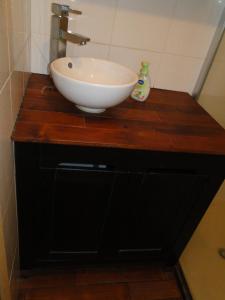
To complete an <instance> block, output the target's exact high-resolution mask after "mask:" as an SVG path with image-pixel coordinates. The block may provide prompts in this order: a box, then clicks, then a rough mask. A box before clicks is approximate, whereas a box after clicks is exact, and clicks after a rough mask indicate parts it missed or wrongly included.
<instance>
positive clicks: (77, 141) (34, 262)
mask: <svg viewBox="0 0 225 300" xmlns="http://www.w3.org/2000/svg"><path fill="white" fill-rule="evenodd" d="M51 85H52V82H51V80H50V79H49V77H48V76H45V75H32V76H31V79H30V82H29V85H28V89H27V93H26V95H25V99H24V102H23V104H22V108H21V111H20V114H19V117H18V120H17V123H16V126H15V129H14V132H13V140H14V141H15V157H16V174H17V200H18V216H19V238H20V254H21V266H22V268H31V267H38V266H41V265H43V264H44V265H51V264H55V263H57V264H58V263H60V262H63V263H65V262H69V263H71V262H75V263H81V262H85V263H87V262H106V261H121V260H122V261H124V260H146V261H147V260H163V261H165V262H169V263H172V264H173V263H175V262H176V261H177V260H178V258H179V256H180V254H181V252H182V251H183V249H184V247H185V245H186V243H187V242H188V240H189V239H190V237H191V235H192V233H193V231H194V230H195V228H196V226H197V224H198V223H199V221H200V219H201V218H202V216H203V214H204V213H205V211H206V209H207V207H208V205H209V204H210V202H211V201H212V199H213V196H214V195H215V193H216V192H217V190H218V188H219V187H220V185H221V183H222V181H223V179H224V178H225V131H224V130H223V129H222V128H221V127H220V126H219V125H218V124H217V123H216V122H215V121H214V120H213V119H212V118H211V117H210V116H209V115H208V114H207V113H206V112H205V111H204V110H203V109H202V108H201V107H200V106H199V105H198V104H197V103H196V101H194V100H193V99H192V98H191V97H190V96H189V95H188V94H186V93H179V92H172V91H164V90H157V89H152V91H151V95H150V98H149V99H148V100H147V101H146V102H144V103H139V102H135V101H134V100H131V99H127V100H126V101H125V102H124V103H122V104H121V105H119V106H117V107H114V108H111V109H108V110H107V111H106V112H104V113H103V114H99V115H93V114H87V113H84V112H81V111H78V110H77V109H76V108H75V107H74V105H73V104H72V103H70V102H69V101H67V100H66V99H64V98H63V96H61V95H60V94H59V93H58V92H57V90H56V89H54V87H53V88H52V87H51Z"/></svg>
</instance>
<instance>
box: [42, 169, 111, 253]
mask: <svg viewBox="0 0 225 300" xmlns="http://www.w3.org/2000/svg"><path fill="white" fill-rule="evenodd" d="M42 172H43V171H42ZM113 178H114V175H113V173H111V172H102V171H101V172H98V171H92V170H70V169H57V170H55V172H54V173H53V174H52V182H51V183H50V185H49V193H48V194H49V196H48V197H49V199H48V201H49V205H48V208H47V209H48V213H49V219H48V220H47V222H48V224H47V226H46V228H47V230H46V229H45V236H46V240H47V241H48V242H47V244H48V247H47V248H48V253H49V255H50V256H51V255H52V256H54V255H60V254H63V255H65V256H66V255H67V254H68V255H70V256H73V254H74V255H76V254H79V253H83V254H85V253H86V254H88V253H93V254H97V253H98V251H99V249H100V247H101V242H102V232H103V229H104V223H105V218H106V214H107V212H108V207H109V202H110V196H111V190H112V187H113ZM43 201H46V199H42V206H44V203H43ZM43 230H44V228H43Z"/></svg>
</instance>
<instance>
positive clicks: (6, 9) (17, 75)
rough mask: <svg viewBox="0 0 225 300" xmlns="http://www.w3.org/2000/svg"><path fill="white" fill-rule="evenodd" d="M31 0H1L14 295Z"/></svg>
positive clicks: (1, 166)
mask: <svg viewBox="0 0 225 300" xmlns="http://www.w3.org/2000/svg"><path fill="white" fill-rule="evenodd" d="M30 10H31V8H30V0H1V1H0V12H1V17H0V288H1V290H0V294H1V299H2V300H6V299H8V298H9V297H11V296H10V293H11V295H12V297H14V296H15V295H14V293H15V284H16V280H15V279H16V274H17V272H16V271H17V269H18V267H17V265H18V254H17V253H18V236H17V214H16V197H15V178H14V159H13V144H12V142H11V140H10V136H11V132H12V129H13V126H14V123H15V119H16V116H17V113H18V110H19V106H20V104H21V100H22V97H23V93H24V89H25V86H26V82H27V79H28V76H29V73H28V71H29V70H30V27H31V26H30Z"/></svg>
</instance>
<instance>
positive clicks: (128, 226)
mask: <svg viewBox="0 0 225 300" xmlns="http://www.w3.org/2000/svg"><path fill="white" fill-rule="evenodd" d="M130 176H131V177H130V178H129V177H123V179H122V180H123V182H124V184H123V187H124V192H121V191H120V194H119V193H118V194H117V201H116V203H117V205H116V207H115V208H114V214H118V219H119V220H120V221H119V224H120V226H119V228H117V230H118V241H117V244H118V251H119V253H120V254H121V255H122V254H128V253H135V252H136V253H138V252H139V253H142V254H144V253H149V254H154V253H155V254H156V253H159V252H161V251H162V250H164V249H165V248H166V247H167V245H168V244H170V243H171V241H172V240H174V239H175V238H176V237H177V235H178V233H179V231H180V230H181V229H182V226H183V225H184V222H185V220H186V218H187V216H188V213H189V212H190V210H191V208H192V206H193V205H194V203H195V201H198V197H200V194H201V191H202V189H203V186H204V182H205V177H204V176H196V175H190V174H173V173H169V174H168V173H166V174H163V173H162V174H161V173H149V174H144V175H143V176H141V175H139V177H136V178H135V177H132V175H130ZM140 176H141V177H140ZM131 178H133V179H131ZM132 180H133V181H134V182H133V183H132ZM138 181H139V183H140V184H138ZM135 182H136V190H135V191H132V189H133V188H134V186H135ZM129 187H130V188H129ZM122 190H123V188H122ZM129 190H130V192H129ZM127 191H128V192H127Z"/></svg>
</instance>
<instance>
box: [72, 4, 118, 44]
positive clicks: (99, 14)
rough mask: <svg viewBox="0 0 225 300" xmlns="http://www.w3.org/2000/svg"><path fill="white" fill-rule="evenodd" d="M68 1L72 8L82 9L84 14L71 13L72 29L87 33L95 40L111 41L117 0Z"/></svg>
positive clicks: (99, 41)
mask: <svg viewBox="0 0 225 300" xmlns="http://www.w3.org/2000/svg"><path fill="white" fill-rule="evenodd" d="M67 3H68V4H69V5H70V6H71V7H72V8H74V9H78V10H80V11H82V15H77V16H76V15H73V14H71V16H70V17H71V18H72V20H71V21H70V30H71V31H73V32H77V33H79V34H82V35H86V36H88V37H90V38H91V40H92V41H93V42H98V43H106V44H108V43H110V42H111V35H112V29H113V24H114V18H115V13H116V3H117V1H116V0H94V1H90V0H76V1H72V0H67Z"/></svg>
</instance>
